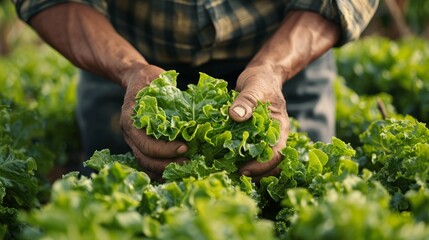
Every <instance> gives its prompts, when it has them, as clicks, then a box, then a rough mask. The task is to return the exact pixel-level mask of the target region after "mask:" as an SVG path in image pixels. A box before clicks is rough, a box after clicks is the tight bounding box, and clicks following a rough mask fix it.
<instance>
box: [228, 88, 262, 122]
mask: <svg viewBox="0 0 429 240" xmlns="http://www.w3.org/2000/svg"><path fill="white" fill-rule="evenodd" d="M257 103H258V101H257V100H256V98H255V97H254V96H253V94H251V92H246V91H243V92H241V93H240V94H238V96H237V98H236V99H235V101H234V102H233V103H232V105H231V107H230V108H229V116H230V117H231V118H232V120H234V121H236V122H244V121H246V120H248V119H250V118H251V117H252V113H253V109H254V108H255V107H256V105H257Z"/></svg>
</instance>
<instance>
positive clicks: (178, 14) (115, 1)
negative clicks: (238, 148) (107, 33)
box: [14, 0, 378, 65]
mask: <svg viewBox="0 0 429 240" xmlns="http://www.w3.org/2000/svg"><path fill="white" fill-rule="evenodd" d="M63 2H79V3H83V4H87V5H90V6H92V7H94V8H95V9H97V10H98V11H100V12H101V13H102V14H104V15H105V16H107V17H108V18H109V20H110V22H111V23H112V25H113V26H114V27H115V29H116V30H117V32H118V33H119V34H120V35H122V36H123V37H124V38H125V39H127V40H128V41H129V42H130V43H131V44H132V45H133V46H134V47H136V48H137V49H138V50H139V51H140V52H141V53H142V55H143V56H144V57H145V58H147V59H148V60H149V61H153V62H159V63H188V64H192V65H200V64H203V63H205V62H207V61H210V60H222V59H249V58H251V57H252V56H253V55H254V54H255V53H256V52H257V51H258V49H259V48H260V47H261V45H262V44H263V43H264V41H265V40H266V39H267V38H268V37H269V36H270V35H272V34H273V33H274V32H275V31H276V29H277V28H278V26H279V25H280V23H281V22H282V20H283V19H284V17H285V15H286V14H287V12H288V11H291V10H308V11H313V12H317V13H320V14H321V15H322V16H324V17H325V18H327V19H330V20H332V21H335V22H337V23H338V24H339V25H340V26H341V29H342V39H341V40H340V42H339V43H338V46H340V45H342V44H344V43H346V42H348V41H351V40H354V39H356V38H358V37H359V35H360V34H361V32H362V31H363V30H364V28H365V27H366V26H367V24H368V23H369V21H370V19H371V18H372V16H373V15H374V12H375V10H376V8H377V5H378V0H337V1H333V0H317V1H310V0H282V1H280V0H241V1H240V0H169V1H166V0H147V1H143V0H140V1H129V0H122V1H119V0H109V1H106V0H104V1H103V0H68V1H67V0H56V1H55V0H14V3H15V6H16V9H17V12H18V15H19V16H20V18H21V19H23V20H24V21H28V19H29V18H30V17H31V16H33V15H34V14H36V13H38V12H40V11H42V10H43V9H45V8H48V7H50V6H53V5H55V4H59V3H63Z"/></svg>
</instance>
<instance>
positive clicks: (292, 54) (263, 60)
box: [248, 11, 340, 85]
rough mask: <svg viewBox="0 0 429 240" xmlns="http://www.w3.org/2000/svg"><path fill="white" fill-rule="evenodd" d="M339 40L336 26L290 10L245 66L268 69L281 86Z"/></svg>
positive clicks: (315, 15) (315, 16)
mask: <svg viewBox="0 0 429 240" xmlns="http://www.w3.org/2000/svg"><path fill="white" fill-rule="evenodd" d="M339 38H340V29H339V26H337V24H336V23H334V22H332V21H330V20H327V19H325V18H323V17H322V16H320V15H319V14H317V13H313V12H307V11H293V12H291V13H290V14H289V15H288V16H287V17H286V19H285V20H284V22H283V23H282V25H281V26H280V28H279V29H278V30H277V32H276V33H275V34H274V35H273V36H272V37H271V38H270V39H269V40H268V41H267V42H266V43H265V44H264V45H263V46H262V48H261V49H260V50H259V52H258V53H257V54H256V55H255V57H254V58H253V59H252V61H251V62H250V63H249V64H248V67H258V68H263V69H269V71H271V72H272V73H274V75H276V76H278V78H277V79H278V81H279V82H278V84H279V85H281V84H283V83H284V81H286V80H288V79H290V78H292V77H293V76H294V75H295V74H297V73H298V72H299V71H301V70H302V69H303V68H305V67H306V66H307V65H308V64H309V63H310V62H311V61H313V60H315V59H316V58H318V57H320V56H321V55H323V54H324V53H325V52H326V51H328V50H329V49H330V48H332V47H333V46H334V45H335V44H336V43H337V41H338V40H339Z"/></svg>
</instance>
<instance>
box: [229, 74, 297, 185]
mask: <svg viewBox="0 0 429 240" xmlns="http://www.w3.org/2000/svg"><path fill="white" fill-rule="evenodd" d="M282 82H283V81H282V79H280V77H279V76H276V75H275V74H273V72H272V71H269V69H266V68H264V67H249V68H246V69H245V70H244V71H243V72H242V73H241V74H240V76H239V77H238V79H237V86H236V90H237V91H239V92H240V94H239V95H238V97H237V98H236V100H235V101H234V103H233V104H232V106H231V108H230V109H229V115H230V116H231V118H232V119H233V120H234V121H237V122H243V121H246V120H248V119H250V118H251V117H252V111H253V109H254V108H255V107H256V106H257V104H258V100H259V101H261V102H270V106H269V109H270V111H271V117H272V118H273V119H277V120H278V121H279V122H280V140H279V141H278V143H277V144H276V145H275V146H274V147H273V151H274V156H273V158H272V159H271V160H270V161H268V162H264V163H261V162H258V161H256V160H253V161H250V162H248V163H246V164H245V165H243V166H242V167H241V168H240V169H239V171H240V173H241V174H243V175H247V176H251V177H252V178H253V179H254V180H257V181H258V180H259V179H260V178H261V177H263V176H269V175H277V174H278V173H279V172H280V169H278V168H277V165H278V164H279V163H280V161H281V160H282V155H281V154H280V150H281V149H282V148H284V147H285V146H286V140H287V137H288V134H289V118H288V115H287V112H286V101H285V99H284V96H283V94H282Z"/></svg>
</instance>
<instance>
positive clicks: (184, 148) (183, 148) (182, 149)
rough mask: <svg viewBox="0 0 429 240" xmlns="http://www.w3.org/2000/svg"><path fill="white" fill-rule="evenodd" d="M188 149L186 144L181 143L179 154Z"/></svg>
mask: <svg viewBox="0 0 429 240" xmlns="http://www.w3.org/2000/svg"><path fill="white" fill-rule="evenodd" d="M186 151H188V148H187V147H186V146H185V145H180V147H178V148H177V150H176V152H177V153H178V154H182V153H185V152H186Z"/></svg>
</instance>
